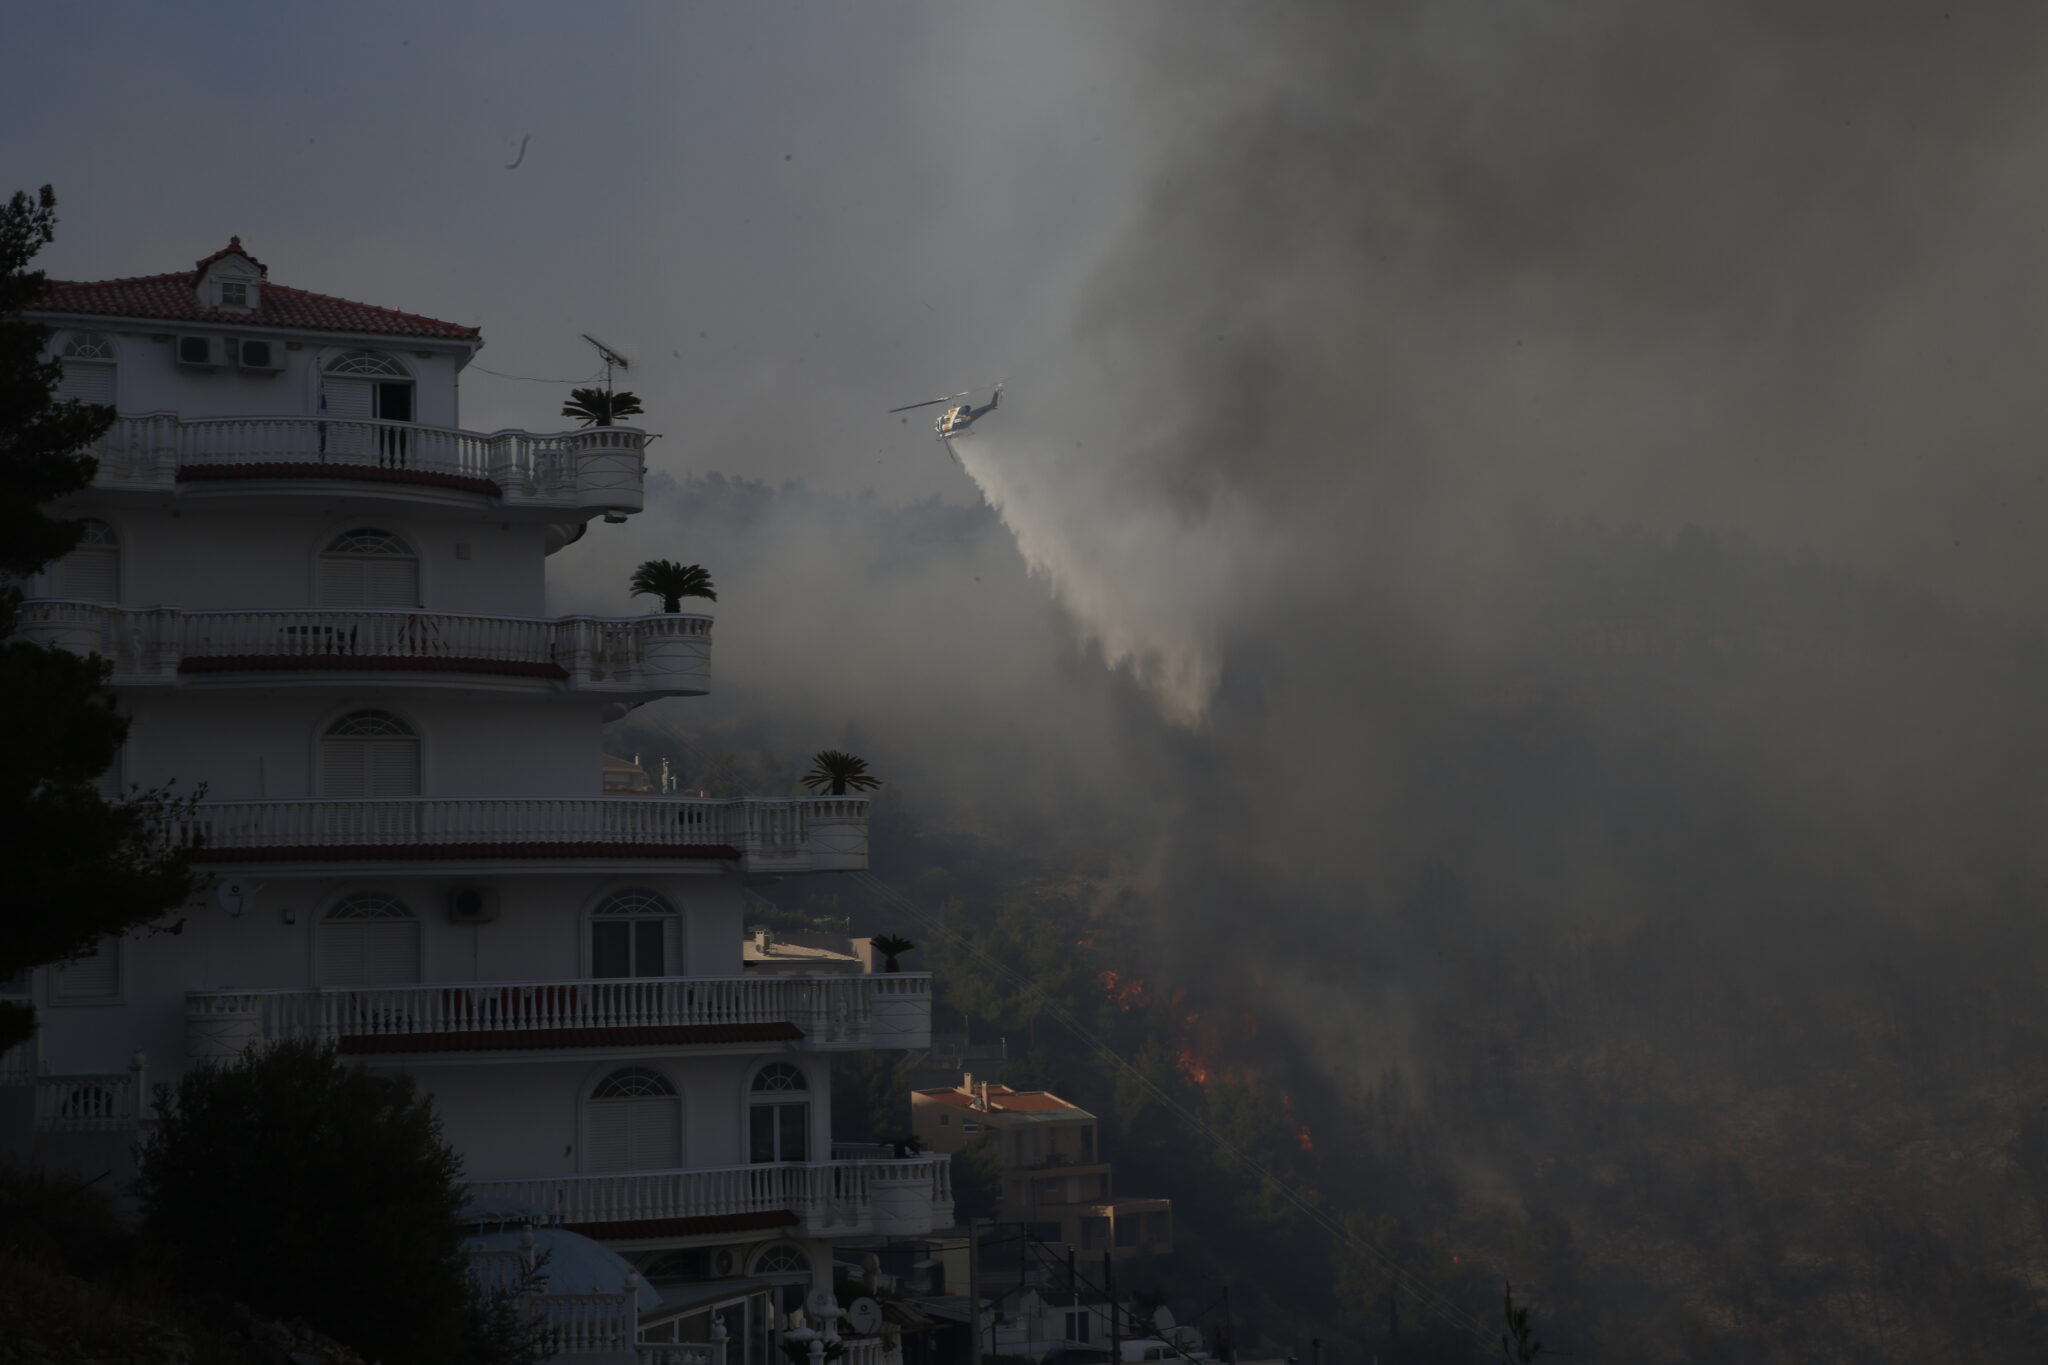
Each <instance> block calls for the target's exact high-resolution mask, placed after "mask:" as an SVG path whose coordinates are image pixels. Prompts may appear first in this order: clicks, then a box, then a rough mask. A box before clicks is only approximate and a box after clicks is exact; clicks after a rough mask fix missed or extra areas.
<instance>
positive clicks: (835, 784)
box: [803, 749, 882, 796]
mask: <svg viewBox="0 0 2048 1365" xmlns="http://www.w3.org/2000/svg"><path fill="white" fill-rule="evenodd" d="M803 784H804V785H805V786H806V787H809V788H810V789H811V790H812V791H817V790H819V789H820V788H823V789H824V791H825V794H826V795H827V796H844V795H846V794H847V793H848V792H850V791H854V792H867V791H873V790H874V789H875V788H877V787H879V786H881V785H882V779H881V778H879V777H870V776H869V775H868V761H867V760H866V759H864V758H855V757H854V756H853V755H852V754H848V753H841V752H840V751H839V750H837V749H820V750H819V751H818V753H817V756H816V757H814V758H813V759H812V760H811V770H810V771H809V772H807V773H805V774H804V776H803Z"/></svg>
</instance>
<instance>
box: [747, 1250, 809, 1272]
mask: <svg viewBox="0 0 2048 1365" xmlns="http://www.w3.org/2000/svg"><path fill="white" fill-rule="evenodd" d="M754 1274H755V1275H756V1276H757V1277H759V1278H763V1279H765V1278H767V1277H769V1276H771V1275H774V1276H781V1275H801V1276H803V1277H804V1278H805V1279H809V1278H810V1274H811V1258H810V1257H808V1256H806V1255H804V1251H803V1248H802V1247H797V1246H791V1245H790V1244H789V1243H788V1242H779V1243H777V1244H776V1245H774V1246H772V1247H769V1248H768V1249H767V1250H766V1251H764V1252H762V1253H761V1254H760V1255H759V1256H758V1257H756V1258H755V1260H754Z"/></svg>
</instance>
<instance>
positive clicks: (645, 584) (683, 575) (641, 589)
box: [633, 559, 718, 611]
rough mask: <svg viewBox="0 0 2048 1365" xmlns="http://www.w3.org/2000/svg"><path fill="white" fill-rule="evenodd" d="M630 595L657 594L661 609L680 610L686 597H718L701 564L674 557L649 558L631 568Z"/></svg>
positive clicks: (707, 573)
mask: <svg viewBox="0 0 2048 1365" xmlns="http://www.w3.org/2000/svg"><path fill="white" fill-rule="evenodd" d="M633 596H635V597H659V598H660V599H661V609H662V610H663V611H681V610H682V609H683V599H684V598H685V597H708V598H710V599H711V600H712V601H714V602H716V601H717V600H718V593H717V591H716V590H715V589H713V588H712V586H711V574H710V572H709V571H707V570H706V569H705V567H704V566H703V565H702V564H678V563H676V562H675V561H674V560H673V559H650V560H648V561H647V562H646V563H645V564H642V565H641V566H640V567H639V568H637V569H635V570H633Z"/></svg>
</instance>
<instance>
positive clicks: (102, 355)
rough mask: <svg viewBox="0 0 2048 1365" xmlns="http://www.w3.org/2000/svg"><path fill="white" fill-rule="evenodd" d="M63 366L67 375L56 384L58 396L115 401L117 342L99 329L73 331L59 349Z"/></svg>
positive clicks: (59, 398)
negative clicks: (115, 347) (115, 355)
mask: <svg viewBox="0 0 2048 1365" xmlns="http://www.w3.org/2000/svg"><path fill="white" fill-rule="evenodd" d="M57 358H58V360H59V362H61V363H62V364H63V366H64V378H63V379H62V380H60V381H59V382H58V384H57V398H58V400H59V401H62V400H64V399H67V398H75V399H77V400H78V401H79V402H81V403H105V404H107V405H108V406H112V405H113V402H114V343H113V341H112V340H111V339H109V338H108V337H106V336H105V335H103V334H102V333H99V332H73V333H72V334H71V336H70V337H69V339H67V340H66V341H65V343H64V347H63V349H62V350H60V351H59V352H58V353H57Z"/></svg>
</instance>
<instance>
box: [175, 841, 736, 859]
mask: <svg viewBox="0 0 2048 1365" xmlns="http://www.w3.org/2000/svg"><path fill="white" fill-rule="evenodd" d="M740 856H742V855H741V853H740V850H738V849H736V848H734V847H733V846H732V845H731V844H597V843H589V844H338V845H324V844H314V845H306V844H298V845H293V846H289V847H284V848H230V847H227V846H225V845H219V846H214V845H209V846H208V847H206V848H202V849H200V850H199V854H198V857H197V861H199V862H202V863H228V862H234V863H299V862H309V863H317V862H368V861H379V862H382V861H401V860H402V861H407V862H422V861H429V862H430V861H445V860H448V859H455V858H690V859H698V860H707V861H714V862H715V861H721V860H724V861H731V860H734V859H737V858H739V857H740Z"/></svg>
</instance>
